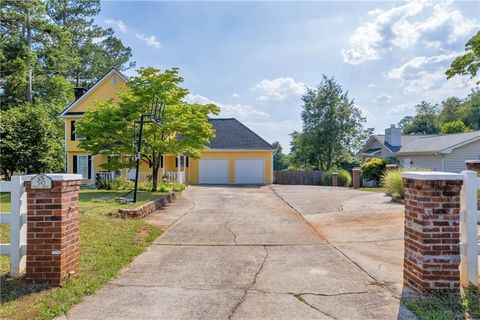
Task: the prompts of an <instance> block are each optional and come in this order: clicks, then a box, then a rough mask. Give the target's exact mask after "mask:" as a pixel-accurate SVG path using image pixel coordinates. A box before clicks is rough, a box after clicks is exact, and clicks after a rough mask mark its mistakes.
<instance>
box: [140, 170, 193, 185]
mask: <svg viewBox="0 0 480 320" xmlns="http://www.w3.org/2000/svg"><path fill="white" fill-rule="evenodd" d="M151 177H152V174H151V173H147V172H140V173H139V174H138V181H142V182H143V181H150V180H151ZM162 177H166V178H167V181H168V182H169V183H172V182H179V183H185V172H184V171H181V172H180V173H179V172H165V174H164V176H162V173H161V172H159V174H158V182H161V181H162Z"/></svg>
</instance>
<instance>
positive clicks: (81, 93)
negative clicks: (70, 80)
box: [73, 87, 87, 100]
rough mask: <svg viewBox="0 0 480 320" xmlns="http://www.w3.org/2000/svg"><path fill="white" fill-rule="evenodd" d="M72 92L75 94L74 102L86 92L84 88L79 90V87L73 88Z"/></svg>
mask: <svg viewBox="0 0 480 320" xmlns="http://www.w3.org/2000/svg"><path fill="white" fill-rule="evenodd" d="M73 90H74V92H75V100H78V98H80V97H81V96H83V94H84V93H85V92H87V89H86V88H80V87H78V88H74V89H73Z"/></svg>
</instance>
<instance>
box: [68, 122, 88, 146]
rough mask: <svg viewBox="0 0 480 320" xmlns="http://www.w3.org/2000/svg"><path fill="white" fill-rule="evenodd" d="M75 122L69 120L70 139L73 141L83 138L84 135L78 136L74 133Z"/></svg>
mask: <svg viewBox="0 0 480 320" xmlns="http://www.w3.org/2000/svg"><path fill="white" fill-rule="evenodd" d="M75 122H76V121H71V122H70V140H72V141H75V140H84V139H85V137H84V136H80V135H78V134H76V133H75Z"/></svg>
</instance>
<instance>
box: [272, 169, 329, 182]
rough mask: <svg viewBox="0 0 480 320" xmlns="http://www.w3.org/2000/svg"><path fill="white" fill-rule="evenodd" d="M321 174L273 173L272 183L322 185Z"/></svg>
mask: <svg viewBox="0 0 480 320" xmlns="http://www.w3.org/2000/svg"><path fill="white" fill-rule="evenodd" d="M322 177H323V172H322V171H320V170H316V171H273V183H276V184H304V185H320V184H322Z"/></svg>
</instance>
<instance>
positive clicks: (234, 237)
mask: <svg viewBox="0 0 480 320" xmlns="http://www.w3.org/2000/svg"><path fill="white" fill-rule="evenodd" d="M230 223H231V222H227V223H226V224H225V229H227V230H228V231H230V233H231V234H232V236H233V243H235V245H237V235H236V234H235V232H233V230H232V229H231V228H230V227H229V226H228V225H229V224H230Z"/></svg>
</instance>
